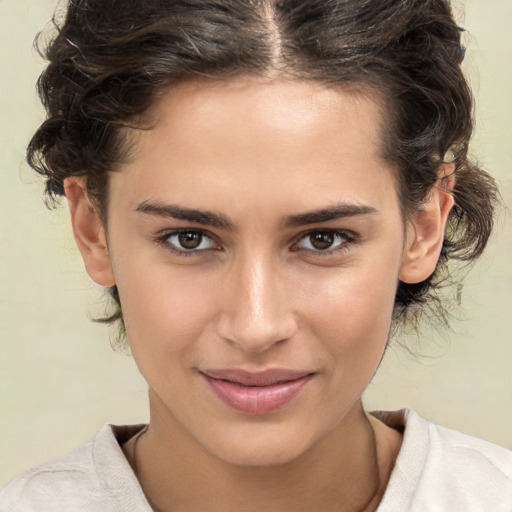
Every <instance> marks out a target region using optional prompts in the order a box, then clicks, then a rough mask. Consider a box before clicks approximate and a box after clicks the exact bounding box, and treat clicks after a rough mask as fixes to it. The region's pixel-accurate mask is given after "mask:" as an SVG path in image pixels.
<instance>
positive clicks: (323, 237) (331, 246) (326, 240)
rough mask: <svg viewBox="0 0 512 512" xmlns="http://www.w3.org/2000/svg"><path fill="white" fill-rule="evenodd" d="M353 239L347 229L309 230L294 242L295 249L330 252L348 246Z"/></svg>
mask: <svg viewBox="0 0 512 512" xmlns="http://www.w3.org/2000/svg"><path fill="white" fill-rule="evenodd" d="M354 241H355V237H354V235H352V234H351V233H349V232H347V231H333V230H324V231H320V230H318V231H310V232H309V233H306V234H305V235H304V236H303V238H302V239H301V240H299V242H298V243H297V244H296V246H295V248H296V249H306V250H308V251H312V252H317V253H321V252H325V253H330V252H332V251H337V250H339V249H343V248H348V247H349V246H350V244H351V243H352V242H354Z"/></svg>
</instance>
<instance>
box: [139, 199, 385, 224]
mask: <svg viewBox="0 0 512 512" xmlns="http://www.w3.org/2000/svg"><path fill="white" fill-rule="evenodd" d="M136 211H137V212H141V213H145V214H148V215H154V216H158V217H169V218H173V219H177V220H184V221H188V222H194V223H196V224H202V225H204V226H212V227H216V228H223V229H228V230H234V229H235V223H234V222H233V221H232V220H231V219H230V218H229V217H228V216H227V215H224V214H222V213H215V212H212V211H209V210H198V209H194V208H184V207H182V206H177V205H173V204H162V203H158V202H152V201H150V200H146V201H143V202H142V203H140V204H139V205H138V206H137V208H136ZM375 213H377V209H376V208H374V207H373V206H367V205H361V204H355V203H340V204H337V205H335V206H331V207H329V208H323V209H320V210H314V211H311V212H305V213H299V214H296V215H289V216H287V217H285V218H284V220H283V226H284V227H298V226H304V225H308V224H317V223H321V222H329V221H332V220H337V219H342V218H345V217H355V216H360V215H370V214H375Z"/></svg>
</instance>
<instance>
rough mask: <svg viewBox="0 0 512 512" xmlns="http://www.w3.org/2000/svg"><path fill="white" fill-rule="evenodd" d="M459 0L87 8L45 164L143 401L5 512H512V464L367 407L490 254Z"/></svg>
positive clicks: (62, 64)
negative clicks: (445, 285) (402, 354)
mask: <svg viewBox="0 0 512 512" xmlns="http://www.w3.org/2000/svg"><path fill="white" fill-rule="evenodd" d="M459 37H460V31H459V28H458V27H457V26H456V24H455V23H454V21H453V18H452V15H451V12H450V8H449V5H448V3H447V2H445V1H443V0H433V1H429V2H424V1H419V0H408V1H403V0H402V1H398V0H395V1H393V0H391V1H388V2H382V1H380V2H378V1H376V0H375V1H368V2H356V1H340V0H337V1H325V0H324V1H322V2H316V1H304V2H286V1H283V2H275V1H270V0H268V1H267V0H260V1H254V2H242V1H239V0H238V1H235V0H218V1H205V0H188V1H185V2H170V1H163V0H159V1H158V0H145V1H144V2H142V1H133V2H131V1H130V2H128V1H124V2H115V1H109V2H105V1H103V2H99V1H97V0H96V1H93V0H82V1H74V2H72V3H71V4H70V5H69V7H68V11H67V17H66V20H65V22H64V24H63V26H62V27H61V29H60V31H59V34H58V35H57V36H56V38H55V40H54V41H53V42H51V44H50V45H49V48H48V59H49V66H48V68H47V69H46V71H45V72H44V74H43V75H42V77H41V79H40V84H39V85H40V92H41V95H42V98H43V102H44V104H45V106H46V108H47V112H48V119H47V120H46V121H45V122H44V123H43V124H42V125H41V127H40V128H39V130H38V131H37V133H36V134H35V135H34V138H33V139H32V141H31V143H30V147H29V151H28V158H29V163H31V165H32V166H33V167H34V168H35V169H36V170H37V171H38V172H40V173H41V174H43V175H44V176H45V177H46V179H47V192H48V193H49V195H50V197H56V196H59V195H65V196H66V198H67V200H68V203H69V206H70V214H71V221H72V225H73V231H74V235H75V239H76V242H77V245H78V247H79V249H80V252H81V254H82V257H83V260H84V264H85V266H86V269H87V272H88V273H89V275H90V276H91V278H92V279H93V280H94V281H95V282H96V283H98V284H100V285H101V286H103V287H105V288H107V289H108V290H109V291H110V294H111V296H112V299H113V301H114V304H115V307H116V310H115V311H114V313H113V314H112V316H111V317H110V318H108V319H106V320H108V321H117V322H119V323H120V326H121V332H122V333H125V334H126V339H127V342H128V343H129V346H130V349H131V351H132V353H133V356H134V359H135V361H136V363H137V365H138V367H139V369H140V371H141V373H142V375H143V376H144V378H145V379H146V381H147V382H148V385H149V397H150V412H151V417H150V422H149V424H148V425H147V426H131V427H110V426H107V427H105V428H104V429H102V430H101V431H100V433H99V434H98V436H97V438H96V440H95V441H94V443H91V444H89V445H85V446H84V447H81V448H79V449H77V450H75V451H74V452H71V453H70V454H68V455H65V456H63V457H61V458H58V459H56V460H53V461H50V462H48V463H44V464H43V465H40V466H38V467H36V468H34V469H32V470H29V471H28V472H27V473H24V474H23V475H21V476H20V477H18V478H17V479H16V480H14V481H13V482H12V483H11V484H10V485H9V486H8V487H7V488H5V489H4V490H3V491H2V494H0V505H1V509H2V510H4V509H5V510H9V511H10V510H13V511H16V510H23V511H25V510H38V511H44V510H55V509H56V508H57V509H62V510H87V511H102V512H103V511H107V510H134V511H139V510H140V511H143V510H146V511H148V510H151V509H153V510H155V511H160V510H163V511H167V510H180V511H181V510H182V511H230V510H237V511H240V510H242V511H252V510H271V511H285V510H286V511H287V510H296V511H297V510H298V511H300V510H322V511H326V512H329V511H335V510H336V511H339V510H343V511H375V510H378V511H379V512H382V511H387V510H389V511H401V510H404V511H405V510H418V511H419V510H475V511H476V510H482V511H483V510H493V511H500V510H503V511H505V510H510V508H511V507H512V493H511V492H510V491H511V486H512V456H511V454H510V453H509V452H508V451H506V450H504V449H502V448H499V447H496V446H494V445H491V444H489V443H486V442H484V441H480V440H477V439H473V438H470V437H467V436H464V435H462V434H458V433H456V432H453V431H450V430H447V429H444V428H442V427H438V426H435V425H433V424H430V423H428V422H427V421H426V420H423V419H422V418H420V417H419V416H418V415H417V414H416V413H414V411H411V410H403V411H397V412H390V413H382V412H381V413H374V414H368V413H366V412H365V411H364V409H363V407H362V404H361V395H362V393H363V391H364V389H365V388H366V386H367V385H368V383H369V382H370V380H371V378H372V376H373V374H374V373H375V371H376V369H377V367H378V365H379V363H380V360H381V358H382V355H383V353H384V351H385V349H386V345H387V342H388V337H389V331H390V328H391V324H392V320H394V322H395V323H398V322H408V321H411V317H414V315H416V314H417V312H418V311H421V310H422V309H423V308H426V307H428V305H429V304H432V303H433V302H435V300H436V287H438V286H439V284H440V283H441V282H442V281H443V279H444V278H445V277H446V275H447V274H446V273H447V265H448V263H449V262H450V261H452V260H457V259H459V260H464V261H472V260H474V259H476V258H477V257H478V256H479V255H480V254H481V253H482V251H483V250H484V248H485V245H486V242H487V239H488V237H489V235H490V231H491V226H492V218H493V206H494V202H495V197H496V189H495V185H494V182H493V180H492V179H491V178H490V177H489V176H488V175H487V174H486V173H485V172H483V171H482V170H481V169H479V168H478V167H477V166H475V165H473V164H471V163H470V162H469V161H468V158H467V150H468V143H469V139H470V136H471V131H472V120H471V110H472V100H471V94H470V92H469V89H468V87H467V84H466V82H465V79H464V77H463V75H462V73H461V70H460V63H461V61H462V58H463V53H464V52H463V50H462V48H461V46H460V39H459Z"/></svg>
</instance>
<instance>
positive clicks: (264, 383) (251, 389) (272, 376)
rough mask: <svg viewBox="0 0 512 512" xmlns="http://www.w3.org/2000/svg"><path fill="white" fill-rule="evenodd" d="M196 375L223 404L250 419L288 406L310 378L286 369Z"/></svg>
mask: <svg viewBox="0 0 512 512" xmlns="http://www.w3.org/2000/svg"><path fill="white" fill-rule="evenodd" d="M200 373H201V374H202V375H203V377H204V378H205V379H206V381H207V382H208V384H209V385H210V388H211V389H212V390H213V392H214V393H215V395H217V397H218V398H219V399H220V400H221V401H222V402H223V403H224V404H226V405H228V406H229V407H231V408H233V409H235V410H237V411H239V412H243V413H245V414H252V415H260V414H268V413H270V412H273V411H277V410H278V409H281V408H282V407H284V406H285V405H288V404H289V403H290V402H291V401H292V400H293V399H294V398H295V397H297V396H298V395H299V394H300V393H301V391H302V390H303V389H304V387H305V386H306V385H307V383H308V382H309V381H310V380H311V379H312V378H313V375H314V374H313V373H311V372H304V371H296V370H289V369H269V370H265V371H261V372H249V371H246V370H239V369H226V370H205V371H201V372H200Z"/></svg>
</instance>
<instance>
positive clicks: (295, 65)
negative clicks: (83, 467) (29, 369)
mask: <svg viewBox="0 0 512 512" xmlns="http://www.w3.org/2000/svg"><path fill="white" fill-rule="evenodd" d="M54 25H55V27H56V34H55V35H54V36H53V38H52V39H51V40H50V41H49V43H48V44H47V45H46V49H45V50H44V52H43V53H44V56H45V57H46V59H47V60H48V66H47V67H46V69H45V71H44V72H43V73H42V74H41V76H40V78H39V81H38V91H39V95H40V97H41V100H42V102H43V104H44V106H45V108H46V111H47V119H46V120H45V121H44V122H43V123H42V124H41V126H40V127H39V129H38V130H37V132H36V133H35V135H34V136H33V138H32V140H31V141H30V144H29V146H28V152H27V160H28V162H29V164H30V165H31V166H32V167H33V168H34V169H35V170H36V171H37V172H39V173H40V174H42V175H43V176H44V177H45V178H46V192H47V195H48V197H49V198H50V202H54V200H55V199H56V198H57V196H61V195H63V193H64V189H63V181H64V179H65V178H67V177H69V176H85V177H86V183H87V192H88V194H89V197H90V198H91V200H92V201H93V202H94V204H95V205H96V206H97V208H98V210H99V212H100V215H102V220H103V221H104V222H105V223H106V221H107V219H106V218H105V211H106V204H107V201H108V173H109V171H112V170H113V167H114V166H115V165H116V164H117V163H119V162H122V161H123V158H124V157H125V156H126V150H127V146H128V144H127V140H126V136H125V132H126V130H124V128H125V127H126V126H131V127H134V126H135V127H137V126H138V127H142V124H143V123H142V119H143V118H144V113H145V112H146V111H147V110H148V108H149V107H150V106H151V105H152V103H153V102H154V100H155V99H156V98H157V97H158V95H159V94H160V93H161V92H162V91H163V90H164V89H166V88H168V86H169V85H171V84H173V83H177V82H179V81H182V80H185V79H189V78H194V77H195V78H203V79H205V80H226V79H231V78H233V77H236V76H240V75H255V76H269V75H271V74H272V75H276V74H277V75H278V76H279V75H283V76H287V77H293V78H294V79H299V80H313V81H317V82H320V83H325V84H329V85H332V84H334V85H336V86H339V87H358V88H361V90H363V91H364V90H369V91H377V92H378V94H379V95H380V96H381V97H383V98H384V100H385V106H386V110H387V116H386V125H385V127H384V130H383V132H384V134H383V138H384V143H385V146H386V157H387V158H388V159H389V161H390V162H391V163H392V164H393V165H392V167H393V169H395V170H396V180H397V188H398V193H399V197H400V201H401V205H402V209H403V212H404V214H405V215H407V214H408V213H410V212H414V211H417V210H418V209H420V208H421V206H422V204H423V203H424V202H425V200H426V198H427V197H428V194H429V192H430V191H431V189H432V187H433V186H434V185H435V184H436V182H437V180H438V170H439V166H440V164H441V163H443V162H444V161H447V159H448V160H449V162H450V163H451V164H453V165H454V172H455V173H456V184H455V188H454V190H453V195H454V198H455V206H454V208H453V210H452V211H451V213H450V217H449V221H448V227H447V230H446V237H445V240H444V244H443V248H442V251H441V256H440V258H439V262H438V265H437V268H436V270H435V272H434V273H433V274H432V275H431V276H430V277H429V278H428V279H427V280H425V281H423V282H421V283H417V284H407V283H403V282H400V283H399V284H398V289H397V294H396V300H395V311H394V315H395V318H398V319H400V320H403V321H409V320H411V319H414V318H415V317H416V313H415V312H417V311H422V310H424V309H425V308H427V309H428V308H431V307H432V304H437V305H438V306H440V309H439V310H438V311H441V312H442V305H441V304H440V301H439V298H438V290H439V289H440V287H442V286H443V284H444V283H446V282H449V281H450V279H449V274H450V270H449V269H448V262H449V261H451V260H460V261H463V262H472V261H474V260H475V259H476V258H478V257H479V256H480V254H481V253H482V251H483V250H484V248H485V246H486V243H487V240H488V238H489V236H490V233H491V231H492V227H493V222H494V211H495V205H496V202H497V196H498V192H497V189H496V185H495V182H494V180H493V179H492V178H491V177H490V176H489V175H488V174H487V173H486V172H485V171H484V170H482V169H481V168H479V167H478V166H477V165H475V164H473V163H471V162H470V161H469V159H468V146H469V141H470V138H471V135H472V130H473V98H472V94H471V91H470V89H469V86H468V84H467V81H466V79H465V77H464V75H463V73H462V70H461V63H462V60H463V58H464V47H463V46H462V44H461V32H462V29H461V28H460V27H458V26H457V24H456V22H455V21H454V18H453V15H452V12H451V7H450V4H449V2H448V1H447V0H300V1H296V0H122V1H120V0H71V1H70V2H69V4H68V6H67V11H66V15H65V19H64V20H63V22H62V23H60V24H59V23H57V22H56V21H55V19H54ZM447 155H448V156H447ZM109 292H110V295H111V297H112V299H113V301H114V303H115V305H116V309H115V311H114V313H113V314H112V315H110V316H108V318H105V319H103V321H107V322H114V321H117V320H119V321H120V322H121V326H123V319H122V311H121V304H120V299H119V294H118V291H117V288H116V287H115V286H114V287H112V288H111V289H110V290H109ZM410 313H413V314H412V315H411V314H410Z"/></svg>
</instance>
